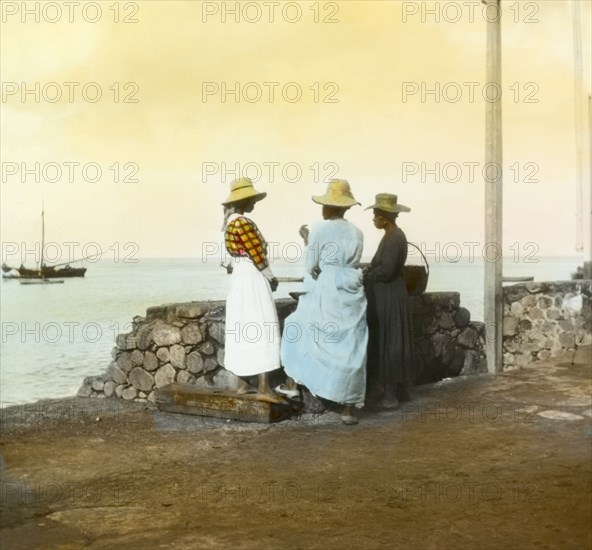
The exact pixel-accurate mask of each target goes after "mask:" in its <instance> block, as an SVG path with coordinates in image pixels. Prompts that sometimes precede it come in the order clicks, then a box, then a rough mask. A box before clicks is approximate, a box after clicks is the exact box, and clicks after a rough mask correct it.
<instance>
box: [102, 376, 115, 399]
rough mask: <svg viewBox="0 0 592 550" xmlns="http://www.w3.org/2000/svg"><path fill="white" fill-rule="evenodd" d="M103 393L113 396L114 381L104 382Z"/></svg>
mask: <svg viewBox="0 0 592 550" xmlns="http://www.w3.org/2000/svg"><path fill="white" fill-rule="evenodd" d="M103 393H104V394H105V397H113V395H114V394H115V382H112V381H111V380H109V381H107V382H105V386H104V387H103Z"/></svg>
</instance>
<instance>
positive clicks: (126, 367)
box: [117, 351, 134, 372]
mask: <svg viewBox="0 0 592 550" xmlns="http://www.w3.org/2000/svg"><path fill="white" fill-rule="evenodd" d="M117 366H118V367H119V368H120V369H121V370H122V371H123V372H130V371H131V370H132V368H133V366H134V364H133V363H132V354H131V353H130V352H129V351H124V352H123V353H122V354H121V355H120V356H119V357H118V358H117Z"/></svg>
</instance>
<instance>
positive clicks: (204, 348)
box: [197, 341, 216, 355]
mask: <svg viewBox="0 0 592 550" xmlns="http://www.w3.org/2000/svg"><path fill="white" fill-rule="evenodd" d="M197 349H198V350H199V352H200V353H203V354H204V355H213V354H214V352H215V351H216V348H215V347H214V344H212V342H210V341H208V342H205V343H204V344H202V345H201V346H199V347H198V348H197Z"/></svg>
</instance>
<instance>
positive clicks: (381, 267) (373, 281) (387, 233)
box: [364, 193, 414, 409]
mask: <svg viewBox="0 0 592 550" xmlns="http://www.w3.org/2000/svg"><path fill="white" fill-rule="evenodd" d="M370 208H372V209H373V211H374V220H373V221H374V226H375V227H376V228H377V229H382V230H384V237H383V238H382V240H381V241H380V244H379V245H378V250H377V251H376V254H375V255H374V258H372V263H371V264H370V266H369V267H368V268H366V272H365V276H364V284H365V287H366V297H367V299H368V312H367V319H368V330H369V340H368V362H367V388H368V391H367V402H368V404H369V405H371V406H372V405H374V406H376V405H379V406H381V407H382V408H386V409H393V408H396V407H398V406H399V401H407V400H409V393H408V391H407V388H408V387H409V386H411V385H412V383H413V379H414V373H413V370H414V358H413V355H414V354H413V333H412V325H411V318H410V309H409V304H408V302H407V289H406V288H405V280H404V278H403V266H404V265H405V260H406V259H407V238H406V237H405V233H403V231H402V230H401V228H400V227H398V226H397V223H396V219H397V216H398V215H399V212H410V211H411V209H410V208H408V207H407V206H404V205H402V204H398V203H397V196H396V195H391V194H389V193H380V194H379V195H376V202H375V204H373V205H372V206H369V207H368V208H367V209H366V210H369V209H370Z"/></svg>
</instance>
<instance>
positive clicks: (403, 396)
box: [395, 384, 411, 401]
mask: <svg viewBox="0 0 592 550" xmlns="http://www.w3.org/2000/svg"><path fill="white" fill-rule="evenodd" d="M395 393H396V395H397V399H398V400H399V401H411V395H410V394H409V390H408V389H407V386H405V385H404V384H397V389H396V391H395Z"/></svg>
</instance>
